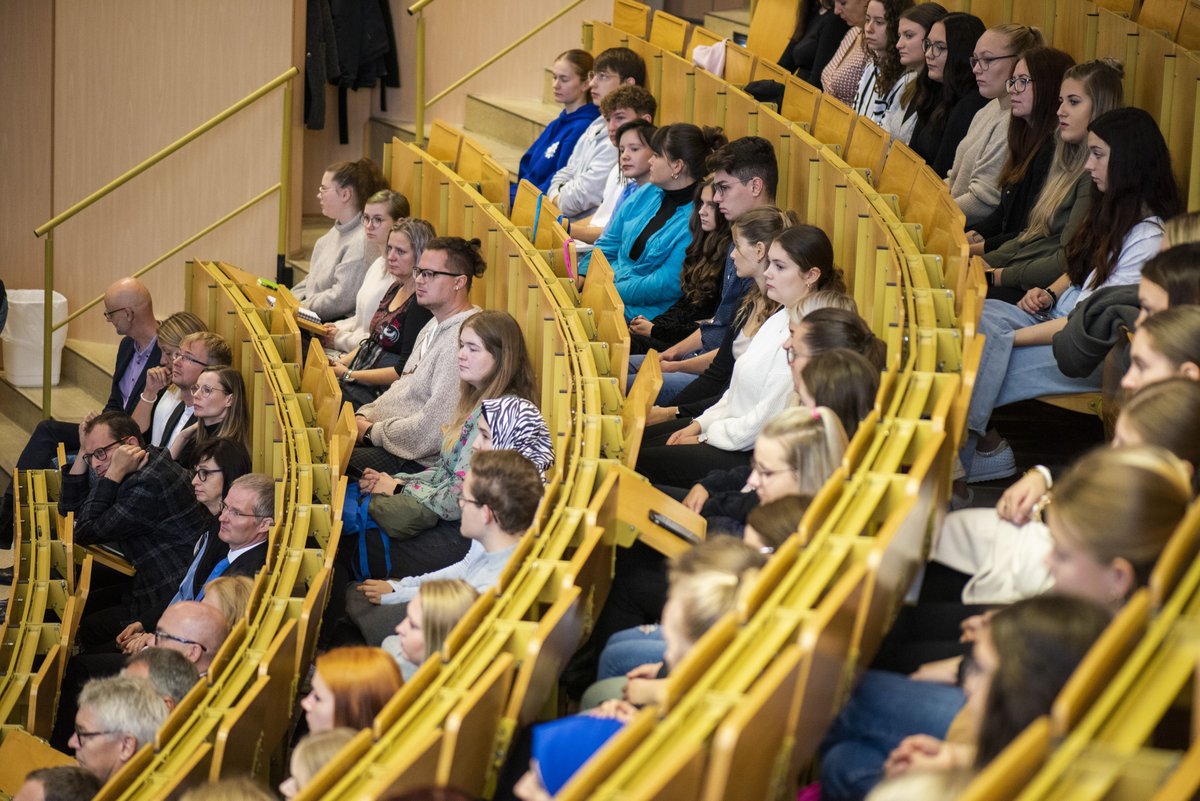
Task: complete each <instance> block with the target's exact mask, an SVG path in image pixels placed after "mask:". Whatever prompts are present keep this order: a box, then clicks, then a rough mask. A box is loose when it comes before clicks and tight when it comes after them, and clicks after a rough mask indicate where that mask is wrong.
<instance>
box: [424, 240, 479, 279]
mask: <svg viewBox="0 0 1200 801" xmlns="http://www.w3.org/2000/svg"><path fill="white" fill-rule="evenodd" d="M480 247H482V243H480V241H479V240H478V239H463V238H462V237H461V236H438V237H434V238H433V239H431V240H429V241H428V242H426V243H425V250H441V251H445V253H446V266H447V267H448V268H450V270H452V271H453V272H456V273H458V274H459V275H465V276H466V277H467V289H468V290H470V289H471V279H472V278H479V277H481V276H482V275H483V274H484V272H486V271H487V262H485V261H484V260H483V255H482V254H481V253H480V252H479V249H480Z"/></svg>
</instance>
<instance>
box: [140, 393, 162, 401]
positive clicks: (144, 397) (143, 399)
mask: <svg viewBox="0 0 1200 801" xmlns="http://www.w3.org/2000/svg"><path fill="white" fill-rule="evenodd" d="M138 397H139V398H141V399H142V403H154V402H155V401H156V400H158V398H147V397H146V393H145V392H139V393H138Z"/></svg>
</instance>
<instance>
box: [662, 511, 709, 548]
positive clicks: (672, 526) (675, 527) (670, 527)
mask: <svg viewBox="0 0 1200 801" xmlns="http://www.w3.org/2000/svg"><path fill="white" fill-rule="evenodd" d="M650 522H651V523H653V524H654V525H656V526H662V527H663V528H665V529H666V530H667V531H669V532H671V533H672V534H674V535H675V536H676V537H679V538H680V539H683V540H687V541H688V542H690V543H691V544H692V545H699V544H700V538H699V537H697V536H696V535H695V534H693V533H692V532H690V531H688V530H687V529H686V528H684V527H683V525H681V524H680V523H676V522H675V521H674V520H672V519H671V518H669V517H666V516H664V515H661V514H659V513H658V512H653V511H652V512H650Z"/></svg>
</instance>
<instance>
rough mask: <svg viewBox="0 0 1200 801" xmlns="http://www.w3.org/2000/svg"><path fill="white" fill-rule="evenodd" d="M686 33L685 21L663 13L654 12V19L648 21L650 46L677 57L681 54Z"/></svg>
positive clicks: (686, 24)
mask: <svg viewBox="0 0 1200 801" xmlns="http://www.w3.org/2000/svg"><path fill="white" fill-rule="evenodd" d="M687 33H688V23H687V20H683V19H680V18H679V17H676V16H674V15H673V14H668V13H666V12H665V11H655V12H654V19H652V20H651V21H650V44H652V45H655V46H656V47H661V48H662V49H663V50H665V51H667V52H668V53H674V54H675V55H677V56H678V55H681V54H682V53H683V49H684V48H683V45H684V42H686V41H687Z"/></svg>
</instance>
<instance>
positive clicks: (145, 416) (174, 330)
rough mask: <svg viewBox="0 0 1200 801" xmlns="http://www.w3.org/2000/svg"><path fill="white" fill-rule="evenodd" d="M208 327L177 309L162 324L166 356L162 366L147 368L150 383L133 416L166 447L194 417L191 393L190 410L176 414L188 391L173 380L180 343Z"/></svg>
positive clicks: (162, 348) (156, 442) (160, 340)
mask: <svg viewBox="0 0 1200 801" xmlns="http://www.w3.org/2000/svg"><path fill="white" fill-rule="evenodd" d="M207 330H208V326H206V325H205V324H204V321H203V320H201V319H200V318H199V317H197V316H196V315H194V314H192V313H191V312H176V313H175V314H172V315H171V316H170V317H168V318H167V319H165V320H163V321H162V322H161V323H159V324H158V349H159V350H160V351H162V359H161V361H160V362H159V366H158V367H151V368H150V369H148V370H147V371H146V384H145V386H144V387H143V388H142V391H141V393H140V394H139V396H138V401H137V404H136V405H135V406H134V407H133V412H132V414H131V415H130V416H131V417H133V420H134V422H135V423H137V424H138V425H139V426H141V428H142V433H143V434H144V435H145V436H146V437H147V439H148V440H149V441H150V442H151V443H152V444H154V445H158V446H160V447H166V445H167V444H169V442H170V439H171V438H173V436H174V434H175V433H177V432H176V430H175V429H176V428H177V427H178V426H179V425H180V424H181V423H183V422H186V420H185V419H184V418H190V417H191V405H192V404H191V402H190V392H188V393H187V395H188V402H187V403H186V404H184V409H185V410H186V413H184V412H181V413H179V414H178V415H176V414H175V410H176V409H178V408H179V407H180V405H181V404H183V400H184V391H183V390H181V389H180V387H181V386H183V385H180V384H177V383H175V381H174V380H173V379H174V375H173V373H174V368H175V362H176V361H178V360H179V356H180V344H181V342H182V341H183V339H184V338H185V337H187V336H188V335H190V334H196V333H200V332H204V331H207ZM194 383H196V381H195V376H193V377H192V380H191V381H190V382H187V383H186V386H187V387H189V388H190V387H191V385H192V384H194ZM172 417H174V418H175V423H176V425H175V426H174V427H173V430H172V431H171V432H170V434H171V436H170V437H168V438H167V441H166V442H164V441H163V436H164V434H165V433H167V432H166V431H165V429H166V426H167V421H168V420H169V419H171V418H172Z"/></svg>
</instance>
